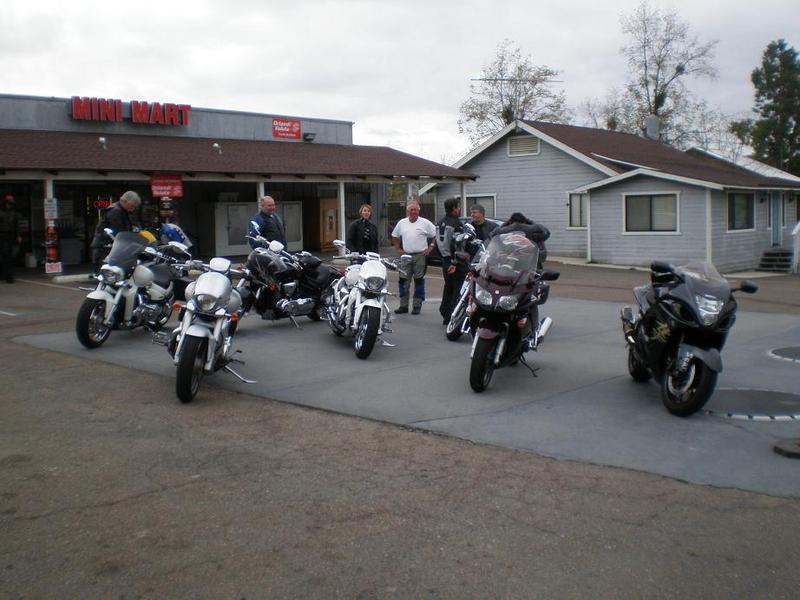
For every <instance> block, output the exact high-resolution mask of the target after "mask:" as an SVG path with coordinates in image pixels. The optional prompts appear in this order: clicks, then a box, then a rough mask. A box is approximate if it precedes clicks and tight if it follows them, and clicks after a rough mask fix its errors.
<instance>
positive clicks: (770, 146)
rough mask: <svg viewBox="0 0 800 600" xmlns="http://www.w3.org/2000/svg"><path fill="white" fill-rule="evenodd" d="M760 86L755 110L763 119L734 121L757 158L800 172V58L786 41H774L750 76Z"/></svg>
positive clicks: (757, 89)
mask: <svg viewBox="0 0 800 600" xmlns="http://www.w3.org/2000/svg"><path fill="white" fill-rule="evenodd" d="M750 79H751V81H752V82H753V85H754V86H755V88H756V97H755V107H754V109H753V112H755V113H756V114H757V115H759V116H760V117H761V118H760V119H757V120H749V119H747V120H742V121H737V122H735V123H733V124H732V130H733V131H734V133H736V134H737V135H738V136H739V138H740V139H741V140H742V142H744V143H747V144H749V145H751V146H752V147H753V150H754V152H755V158H756V159H757V160H760V161H762V162H765V163H767V164H769V165H772V166H774V167H777V168H779V169H783V170H784V171H788V172H790V173H793V174H795V175H800V59H798V54H797V51H796V50H795V49H794V48H790V47H788V46H787V44H786V41H785V40H778V41H775V42H770V44H769V45H768V46H767V48H766V50H764V54H763V56H762V59H761V66H760V67H758V68H756V69H754V70H753V73H752V74H751V76H750Z"/></svg>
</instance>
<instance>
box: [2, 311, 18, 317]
mask: <svg viewBox="0 0 800 600" xmlns="http://www.w3.org/2000/svg"><path fill="white" fill-rule="evenodd" d="M0 315H5V316H6V317H18V316H19V315H18V314H17V313H12V312H6V311H4V310H0Z"/></svg>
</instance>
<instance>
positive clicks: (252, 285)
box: [244, 236, 339, 328]
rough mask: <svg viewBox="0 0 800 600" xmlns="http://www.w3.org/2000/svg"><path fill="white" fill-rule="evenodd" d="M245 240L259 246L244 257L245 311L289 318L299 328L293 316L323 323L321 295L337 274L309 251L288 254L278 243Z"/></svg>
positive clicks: (276, 317) (264, 240)
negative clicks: (245, 269)
mask: <svg viewBox="0 0 800 600" xmlns="http://www.w3.org/2000/svg"><path fill="white" fill-rule="evenodd" d="M248 239H252V240H253V241H255V242H256V243H257V244H259V245H258V246H257V247H256V248H255V249H254V250H253V251H252V252H250V255H249V256H248V257H247V262H246V268H247V271H248V273H249V274H250V275H251V277H250V278H248V282H247V286H246V289H247V291H248V294H247V295H246V297H245V303H244V312H245V313H247V312H249V311H250V310H251V309H255V310H256V312H257V313H258V314H259V315H260V316H261V318H262V319H272V320H275V319H284V318H288V319H290V320H291V321H292V323H293V324H294V325H295V327H298V328H299V327H300V326H299V325H298V324H297V321H296V320H295V317H298V316H307V317H308V318H309V319H311V320H312V321H320V320H322V316H323V313H324V312H325V307H324V303H323V300H322V292H323V291H324V290H325V289H327V287H328V286H329V285H330V284H331V283H332V282H333V281H335V280H336V279H337V278H338V277H339V273H338V272H337V271H335V270H334V269H331V268H330V267H328V266H327V265H323V264H322V260H320V259H319V258H317V257H316V256H313V255H312V254H310V253H308V252H305V251H302V252H296V253H294V254H291V253H289V252H287V251H286V250H284V247H283V244H281V243H280V242H278V241H275V240H273V241H272V242H269V241H267V240H266V239H265V238H263V237H261V236H257V237H250V236H248Z"/></svg>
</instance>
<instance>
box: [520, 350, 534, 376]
mask: <svg viewBox="0 0 800 600" xmlns="http://www.w3.org/2000/svg"><path fill="white" fill-rule="evenodd" d="M519 362H521V363H522V364H523V365H525V368H526V369H528V371H530V372H531V375H533V376H534V377H539V376H538V375H537V374H536V371H538V370H539V369H534V368H533V367H532V366H530V365H529V364H528V361H526V360H525V355H524V354H521V355H520V357H519Z"/></svg>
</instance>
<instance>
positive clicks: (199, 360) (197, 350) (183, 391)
mask: <svg viewBox="0 0 800 600" xmlns="http://www.w3.org/2000/svg"><path fill="white" fill-rule="evenodd" d="M207 354H208V338H204V337H202V338H201V337H194V336H189V337H187V338H186V341H185V342H184V343H183V349H182V350H181V357H180V360H179V361H178V370H177V372H176V375H175V395H176V396H177V397H178V400H180V401H181V402H183V403H184V404H187V403H189V402H191V401H192V400H194V397H195V396H196V395H197V390H199V389H200V381H201V380H202V379H203V365H204V364H205V362H206V356H207Z"/></svg>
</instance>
